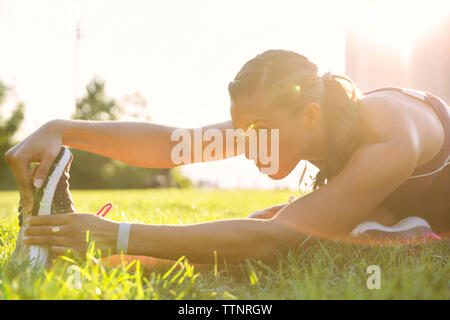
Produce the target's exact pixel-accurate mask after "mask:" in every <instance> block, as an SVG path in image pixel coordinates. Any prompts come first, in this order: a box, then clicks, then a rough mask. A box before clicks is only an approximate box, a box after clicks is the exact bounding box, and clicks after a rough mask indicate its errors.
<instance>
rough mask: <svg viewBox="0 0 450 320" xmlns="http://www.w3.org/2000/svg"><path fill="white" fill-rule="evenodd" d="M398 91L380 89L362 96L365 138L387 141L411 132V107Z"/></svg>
mask: <svg viewBox="0 0 450 320" xmlns="http://www.w3.org/2000/svg"><path fill="white" fill-rule="evenodd" d="M401 98H402V97H400V96H399V94H398V93H397V92H387V91H380V92H374V93H372V94H370V95H364V96H362V97H361V105H360V123H361V131H362V133H363V138H364V140H365V141H366V142H367V143H369V142H373V143H378V142H382V141H387V140H390V139H392V138H395V137H398V136H399V135H402V136H404V135H408V134H413V132H411V124H412V121H413V119H412V117H411V110H410V109H411V108H409V107H407V106H406V102H405V101H404V100H402V99H401Z"/></svg>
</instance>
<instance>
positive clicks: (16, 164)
mask: <svg viewBox="0 0 450 320" xmlns="http://www.w3.org/2000/svg"><path fill="white" fill-rule="evenodd" d="M5 161H6V163H8V165H9V166H10V167H11V170H12V172H13V175H14V178H15V179H16V181H17V184H18V186H19V193H20V199H21V202H22V207H23V209H24V210H25V212H30V211H31V210H33V206H34V196H33V190H32V188H31V181H30V178H29V176H28V167H29V162H28V161H26V160H25V159H23V158H22V157H20V156H19V155H17V151H15V149H11V150H9V151H8V152H7V153H6V154H5Z"/></svg>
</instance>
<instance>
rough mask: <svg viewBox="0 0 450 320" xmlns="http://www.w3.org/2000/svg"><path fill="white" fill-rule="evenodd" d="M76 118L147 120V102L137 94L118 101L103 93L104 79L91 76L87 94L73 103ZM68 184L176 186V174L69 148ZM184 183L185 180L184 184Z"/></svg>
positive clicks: (116, 186)
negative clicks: (69, 174) (70, 154)
mask: <svg viewBox="0 0 450 320" xmlns="http://www.w3.org/2000/svg"><path fill="white" fill-rule="evenodd" d="M72 118H73V119H77V120H119V119H124V118H134V119H136V118H139V119H143V118H144V119H145V120H149V119H150V118H149V116H148V115H147V114H146V101H145V99H144V98H143V97H142V96H141V95H140V94H139V93H135V94H133V95H128V96H126V97H125V98H124V99H123V100H122V101H121V102H118V101H117V100H116V99H114V98H110V97H108V96H107V95H106V93H105V82H104V81H103V80H101V79H99V78H94V79H93V80H91V82H90V83H89V84H88V85H87V86H86V94H85V96H83V97H82V98H81V99H79V100H78V101H77V103H76V109H75V112H74V114H73V115H72ZM72 152H73V154H74V162H73V163H72V168H71V179H70V181H71V185H72V187H73V188H76V189H127V188H148V187H167V186H178V185H180V184H179V183H178V181H184V180H180V178H179V174H177V175H174V177H172V175H171V174H170V170H169V169H148V168H139V167H133V166H129V165H126V164H124V163H122V162H120V161H116V160H112V159H108V158H105V157H102V156H99V155H96V154H92V153H88V152H85V151H81V150H72ZM186 184H187V183H186V182H185V181H184V185H186Z"/></svg>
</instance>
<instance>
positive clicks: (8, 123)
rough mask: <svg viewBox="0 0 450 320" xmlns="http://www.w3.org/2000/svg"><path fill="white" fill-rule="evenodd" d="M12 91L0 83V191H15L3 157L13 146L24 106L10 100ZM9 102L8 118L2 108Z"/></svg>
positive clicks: (10, 173) (13, 181)
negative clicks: (10, 108)
mask: <svg viewBox="0 0 450 320" xmlns="http://www.w3.org/2000/svg"><path fill="white" fill-rule="evenodd" d="M12 93H13V90H12V89H11V88H9V87H7V86H6V85H5V84H4V83H3V82H2V81H0V154H1V155H2V156H1V158H0V177H1V178H0V189H1V190H8V189H15V188H16V183H15V180H14V176H13V174H12V171H11V170H10V168H9V166H8V165H7V164H6V162H5V160H4V157H3V155H4V154H5V153H6V151H8V149H9V148H11V147H12V146H13V145H14V140H13V139H14V135H15V134H16V133H17V131H18V130H19V128H20V126H21V124H22V122H23V118H24V113H23V110H24V104H23V103H22V102H21V101H14V100H15V99H12V97H11V96H12ZM9 100H13V101H12V104H13V108H12V112H11V115H10V116H5V115H3V113H4V112H3V111H4V110H3V106H4V105H5V103H6V102H8V101H9Z"/></svg>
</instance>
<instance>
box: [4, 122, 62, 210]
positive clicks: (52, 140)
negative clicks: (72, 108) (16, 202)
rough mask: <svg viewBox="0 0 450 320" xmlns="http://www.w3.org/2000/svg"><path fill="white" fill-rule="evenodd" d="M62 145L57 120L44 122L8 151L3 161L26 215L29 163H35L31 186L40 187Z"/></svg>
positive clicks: (31, 202) (29, 200)
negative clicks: (12, 177) (8, 167)
mask: <svg viewBox="0 0 450 320" xmlns="http://www.w3.org/2000/svg"><path fill="white" fill-rule="evenodd" d="M61 146H62V138H61V130H60V128H59V122H58V121H57V120H54V121H50V122H47V123H46V124H45V125H43V126H41V127H40V128H39V129H38V130H36V131H35V132H34V133H33V134H32V135H30V136H29V137H28V138H26V139H25V140H23V141H22V142H21V143H19V144H17V145H15V146H14V147H12V148H11V149H9V150H8V151H7V152H6V154H5V161H6V162H7V163H8V164H9V166H10V167H11V169H12V171H13V173H14V177H15V179H16V181H17V184H18V186H19V191H20V199H21V201H22V207H23V209H24V210H25V211H26V212H29V211H31V210H33V206H34V197H33V190H32V187H31V179H30V176H29V173H28V171H29V167H30V163H32V162H39V167H37V169H36V171H35V172H34V173H33V180H34V181H33V184H34V186H35V187H37V188H40V187H42V184H43V183H44V181H45V179H46V177H47V175H48V171H49V170H50V167H51V165H52V163H53V161H54V160H55V158H56V157H57V156H58V153H59V151H60V149H61Z"/></svg>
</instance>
